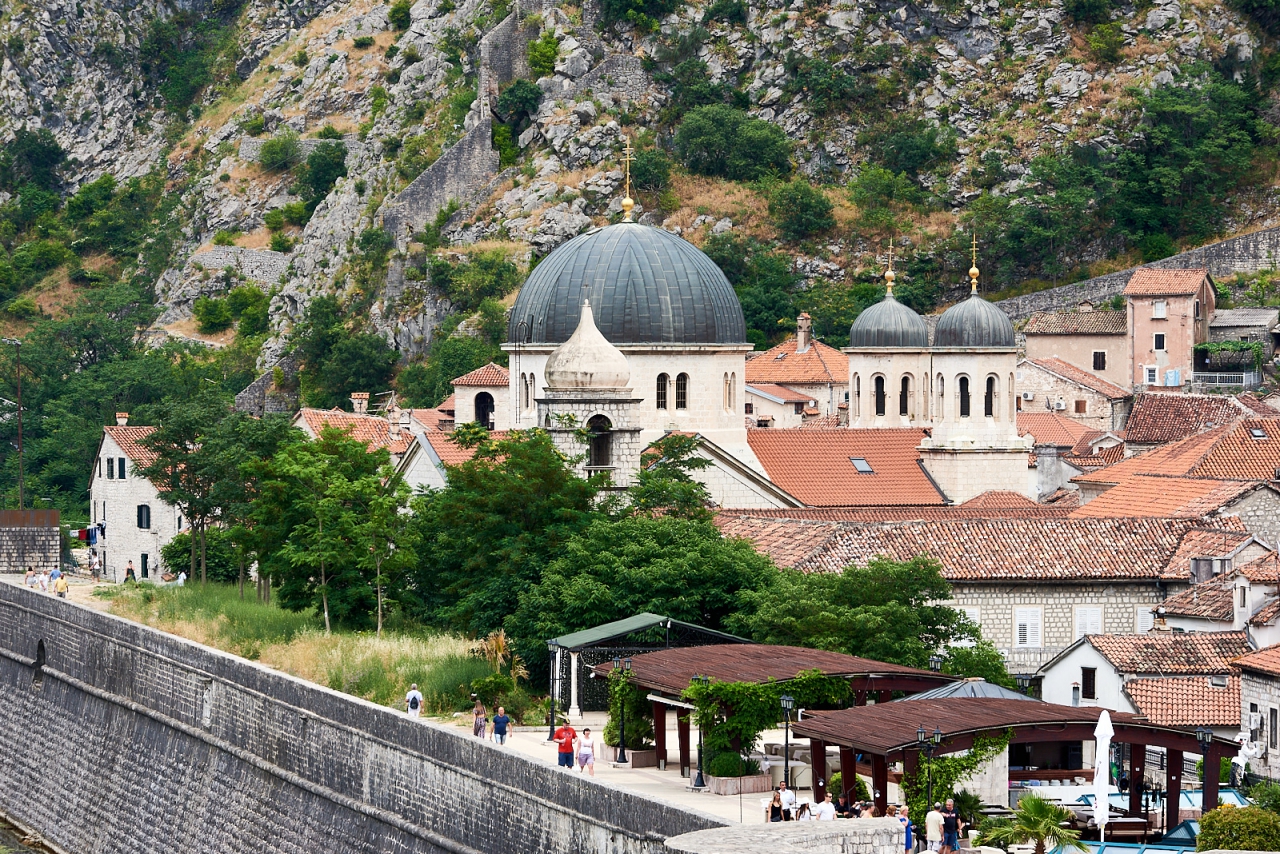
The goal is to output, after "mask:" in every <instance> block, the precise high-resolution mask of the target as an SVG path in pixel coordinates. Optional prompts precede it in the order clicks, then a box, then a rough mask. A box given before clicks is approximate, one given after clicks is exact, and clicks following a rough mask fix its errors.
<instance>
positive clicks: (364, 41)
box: [351, 36, 373, 50]
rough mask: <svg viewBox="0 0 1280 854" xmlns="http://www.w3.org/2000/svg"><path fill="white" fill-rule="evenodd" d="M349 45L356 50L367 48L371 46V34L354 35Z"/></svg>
mask: <svg viewBox="0 0 1280 854" xmlns="http://www.w3.org/2000/svg"><path fill="white" fill-rule="evenodd" d="M351 46H352V47H354V48H355V49H356V50H368V49H369V48H371V47H373V36H356V37H355V38H354V39H352V40H351Z"/></svg>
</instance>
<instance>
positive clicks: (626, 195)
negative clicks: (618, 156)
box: [622, 136, 636, 222]
mask: <svg viewBox="0 0 1280 854" xmlns="http://www.w3.org/2000/svg"><path fill="white" fill-rule="evenodd" d="M633 160H635V157H634V156H633V154H632V149H631V137H629V136H624V137H623V138H622V171H623V182H624V184H623V193H622V213H623V217H622V221H623V222H631V209H632V208H633V207H635V205H636V203H635V202H634V201H632V199H631V162H632V161H633Z"/></svg>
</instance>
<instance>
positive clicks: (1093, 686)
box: [1080, 667, 1098, 700]
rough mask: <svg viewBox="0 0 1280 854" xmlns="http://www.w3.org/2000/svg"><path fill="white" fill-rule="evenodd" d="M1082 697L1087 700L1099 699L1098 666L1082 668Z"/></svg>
mask: <svg viewBox="0 0 1280 854" xmlns="http://www.w3.org/2000/svg"><path fill="white" fill-rule="evenodd" d="M1080 697H1081V698H1082V699H1085V700H1096V699H1098V668H1096V667H1081V668H1080Z"/></svg>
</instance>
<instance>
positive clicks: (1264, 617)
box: [1249, 599, 1280, 626]
mask: <svg viewBox="0 0 1280 854" xmlns="http://www.w3.org/2000/svg"><path fill="white" fill-rule="evenodd" d="M1277 617H1280V599H1273V600H1271V602H1270V603H1268V604H1266V605H1264V606H1262V607H1261V608H1259V609H1258V611H1257V612H1256V613H1255V614H1254V615H1253V616H1252V617H1250V618H1249V625H1251V626H1270V625H1272V624H1274V623H1275V621H1276V618H1277Z"/></svg>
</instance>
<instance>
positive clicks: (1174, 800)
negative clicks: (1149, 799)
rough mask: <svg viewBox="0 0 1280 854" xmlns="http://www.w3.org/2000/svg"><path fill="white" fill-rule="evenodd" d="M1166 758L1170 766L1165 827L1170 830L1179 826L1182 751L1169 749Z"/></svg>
mask: <svg viewBox="0 0 1280 854" xmlns="http://www.w3.org/2000/svg"><path fill="white" fill-rule="evenodd" d="M1166 759H1167V760H1168V765H1169V768H1168V771H1166V774H1167V775H1168V776H1167V777H1166V781H1165V789H1166V792H1165V801H1164V822H1165V824H1164V828H1165V832H1168V831H1170V830H1173V829H1174V828H1175V827H1177V826H1178V807H1179V806H1181V804H1182V751H1181V750H1169V751H1167V754H1166ZM1215 794H1216V793H1215Z"/></svg>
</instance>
